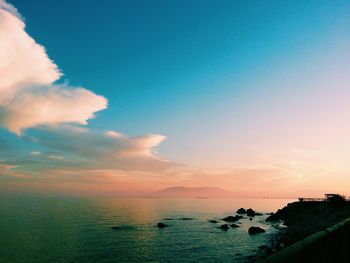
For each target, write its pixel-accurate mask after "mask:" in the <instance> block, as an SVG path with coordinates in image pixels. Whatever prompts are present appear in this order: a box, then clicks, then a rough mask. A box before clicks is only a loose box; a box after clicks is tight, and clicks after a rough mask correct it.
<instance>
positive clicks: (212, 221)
mask: <svg viewBox="0 0 350 263" xmlns="http://www.w3.org/2000/svg"><path fill="white" fill-rule="evenodd" d="M217 222H218V221H216V220H209V223H213V224H216V223H217Z"/></svg>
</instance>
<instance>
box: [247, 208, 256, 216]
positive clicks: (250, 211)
mask: <svg viewBox="0 0 350 263" xmlns="http://www.w3.org/2000/svg"><path fill="white" fill-rule="evenodd" d="M247 216H250V217H253V216H255V211H254V210H253V209H251V208H249V209H247Z"/></svg>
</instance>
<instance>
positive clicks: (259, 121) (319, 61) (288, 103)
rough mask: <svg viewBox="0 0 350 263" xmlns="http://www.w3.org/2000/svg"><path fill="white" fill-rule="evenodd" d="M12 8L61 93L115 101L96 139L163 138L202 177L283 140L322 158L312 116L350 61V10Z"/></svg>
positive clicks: (336, 4)
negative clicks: (312, 139) (54, 72)
mask: <svg viewBox="0 0 350 263" xmlns="http://www.w3.org/2000/svg"><path fill="white" fill-rule="evenodd" d="M9 2H10V3H11V4H13V5H14V6H15V7H16V8H17V9H18V10H19V12H20V13H21V14H22V16H23V17H24V18H25V23H26V31H27V33H28V34H29V35H30V36H31V37H33V39H35V41H36V42H38V43H39V44H41V45H43V46H44V47H45V48H46V50H47V53H48V56H49V57H50V58H51V59H52V60H53V61H54V62H55V63H56V64H57V65H58V67H59V68H60V69H61V70H62V72H63V73H64V76H63V77H62V78H61V79H60V80H59V81H58V83H65V82H68V83H69V84H70V85H73V86H83V87H86V88H88V89H89V90H91V91H93V92H95V93H96V94H99V95H103V96H104V97H106V98H107V99H108V109H106V110H104V111H101V112H98V113H97V114H96V115H97V118H95V119H92V120H90V121H89V127H91V128H93V129H97V130H105V129H108V130H116V131H119V132H122V133H125V134H128V135H129V136H136V135H143V134H163V135H165V136H167V140H165V141H164V142H163V143H162V144H161V145H160V146H159V147H158V150H159V152H160V154H161V155H162V156H163V157H164V158H166V159H169V160H172V161H175V162H180V163H186V164H193V165H197V166H205V165H212V166H215V167H231V166H232V165H233V164H235V163H239V162H242V161H243V162H254V161H257V160H260V159H259V158H260V157H258V156H262V155H265V154H266V152H268V151H270V150H271V149H268V144H269V143H270V142H271V141H272V140H273V141H274V143H273V147H271V148H273V149H272V151H273V152H274V154H279V153H280V151H289V150H293V149H299V148H304V147H306V148H307V147H311V148H315V147H314V145H312V143H308V138H309V137H308V136H309V133H310V131H311V130H312V129H314V128H315V127H316V126H317V125H321V124H322V120H320V119H319V122H317V123H316V124H315V125H310V128H309V130H307V129H304V128H305V127H308V123H310V122H309V120H308V119H305V120H304V119H303V118H304V117H305V112H306V111H307V112H312V111H313V110H314V109H316V108H317V107H318V106H317V105H319V104H317V103H323V102H324V101H325V99H326V98H328V95H329V91H330V90H331V88H330V87H331V86H327V87H324V88H322V87H320V85H319V84H320V83H321V84H322V83H325V80H323V79H322V78H320V77H319V75H324V76H326V74H327V73H329V72H333V71H332V70H333V69H334V68H335V67H337V66H339V65H343V64H344V63H345V67H346V66H347V64H346V62H344V61H346V59H345V58H346V56H347V55H349V53H348V51H349V48H348V43H349V37H350V35H349V32H348V29H349V26H350V23H349V21H350V19H349V11H350V4H349V2H348V1H325V0H320V1H232V0H231V1H224V0H222V1H205V0H201V1H199V0H196V1H195V0H192V1H182V0H176V1H175V0H174V1H154V0H151V1H114V0H105V1H86V0H85V1H83V0H75V1H69V0H61V1H19V0H18V1H16V0H10V1H9ZM342 63H343V64H342ZM344 70H345V69H344ZM346 72H347V71H346V70H345V71H344V72H343V73H344V74H343V75H344V76H345V75H346V74H345V73H346ZM334 74H335V73H334ZM331 75H332V74H331ZM343 75H342V76H343ZM340 90H343V89H340ZM339 94H340V93H339ZM314 98H316V99H315V100H314ZM310 105H311V106H310ZM310 114H311V113H310ZM334 114H336V113H334ZM306 115H308V114H306ZM311 115H312V114H311ZM311 115H310V118H313V117H314V116H313V115H312V116H311ZM317 118H319V116H317ZM286 119H289V120H292V121H291V122H290V123H287V122H286ZM292 127H294V128H292ZM317 127H319V126H317ZM299 128H301V130H302V131H303V132H304V133H303V134H299V133H298V131H297V130H298V129H299ZM291 130H293V133H291ZM2 133H4V136H12V135H9V134H7V133H6V132H4V131H2ZM301 133H302V132H301ZM291 137H292V139H291V140H290V138H291ZM282 138H283V139H282ZM285 138H288V140H286V139H285ZM300 138H303V139H300ZM282 140H284V141H285V142H282ZM252 145H254V146H252ZM322 147H323V146H322ZM322 147H321V146H319V147H318V148H322ZM316 148H317V147H316ZM275 150H276V151H275ZM270 154H271V153H270ZM250 158H251V159H250Z"/></svg>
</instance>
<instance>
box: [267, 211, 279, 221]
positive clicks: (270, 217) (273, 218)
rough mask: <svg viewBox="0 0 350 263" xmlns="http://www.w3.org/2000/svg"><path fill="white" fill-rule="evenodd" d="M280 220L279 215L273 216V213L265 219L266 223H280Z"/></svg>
mask: <svg viewBox="0 0 350 263" xmlns="http://www.w3.org/2000/svg"><path fill="white" fill-rule="evenodd" d="M278 220H280V217H279V216H278V215H277V214H273V213H272V214H271V215H270V216H268V217H267V218H266V219H265V221H266V222H271V221H278Z"/></svg>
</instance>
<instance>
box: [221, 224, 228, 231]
mask: <svg viewBox="0 0 350 263" xmlns="http://www.w3.org/2000/svg"><path fill="white" fill-rule="evenodd" d="M219 228H220V229H221V230H226V231H227V230H228V229H229V227H228V224H223V225H221V226H220V227H219Z"/></svg>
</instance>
